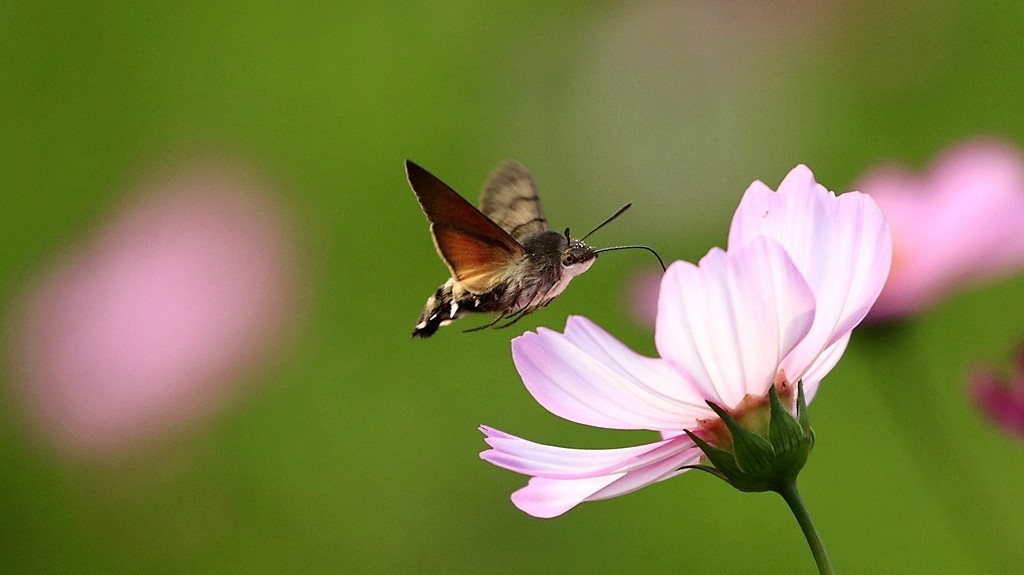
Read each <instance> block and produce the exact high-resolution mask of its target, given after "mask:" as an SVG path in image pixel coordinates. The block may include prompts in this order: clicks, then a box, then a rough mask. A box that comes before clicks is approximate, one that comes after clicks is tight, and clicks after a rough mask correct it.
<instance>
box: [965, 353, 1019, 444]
mask: <svg viewBox="0 0 1024 575" xmlns="http://www.w3.org/2000/svg"><path fill="white" fill-rule="evenodd" d="M1016 360H1017V361H1016V365H1015V366H1014V367H1015V371H1014V372H1013V373H1011V375H1010V377H1009V378H1004V377H1001V376H1000V375H999V374H997V373H995V372H994V371H992V370H991V369H988V368H975V369H974V370H973V372H972V373H971V374H970V375H969V376H968V379H967V382H968V385H969V388H970V392H971V396H972V398H973V399H974V403H975V405H977V406H978V409H979V410H981V412H982V413H983V414H984V415H985V416H986V417H987V418H988V419H989V420H990V421H992V423H994V424H996V426H998V427H999V428H1001V429H1002V430H1003V431H1005V432H1006V433H1007V434H1009V435H1012V436H1015V437H1024V349H1021V351H1019V352H1018V353H1017V357H1016Z"/></svg>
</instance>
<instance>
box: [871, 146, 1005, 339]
mask: <svg viewBox="0 0 1024 575" xmlns="http://www.w3.org/2000/svg"><path fill="white" fill-rule="evenodd" d="M856 188H857V189H859V190H861V191H863V192H864V193H866V194H869V195H871V197H873V198H874V199H875V200H876V201H877V202H878V204H879V205H880V206H881V207H882V211H883V212H884V213H885V217H886V219H887V220H888V222H889V227H890V229H891V230H892V237H893V250H894V255H893V265H892V273H891V274H890V276H889V281H888V283H887V284H886V286H885V289H884V290H883V291H882V295H881V296H880V297H879V298H878V302H876V303H875V307H874V308H873V309H872V310H871V314H870V317H869V319H872V320H885V319H892V318H896V317H901V316H905V315H908V314H912V313H915V312H918V311H920V310H922V309H924V308H926V307H928V306H929V305H931V304H933V303H934V302H935V301H936V300H939V299H941V298H942V297H944V296H945V295H947V294H949V293H950V292H952V291H954V290H956V289H959V288H960V287H961V286H963V285H967V284H972V283H978V282H981V281H985V280H991V279H994V278H998V277H1000V276H1004V275H1007V274H1011V273H1015V272H1018V271H1020V270H1022V269H1024V226H1022V222H1024V156H1022V154H1021V152H1020V151H1019V150H1017V149H1016V148H1013V147H1011V146H1010V145H1008V144H1005V143H1002V142H998V141H994V140H977V141H973V142H967V143H965V144H961V145H959V146H957V147H955V148H953V149H951V150H949V151H948V152H946V153H945V154H943V155H942V156H940V157H939V158H938V159H937V160H935V162H934V163H933V164H932V167H931V169H930V170H929V171H928V173H927V174H925V175H923V176H919V175H917V174H913V173H911V172H908V171H907V170H904V169H900V168H882V169H879V170H876V171H874V172H872V173H869V174H868V175H866V176H865V177H864V178H863V179H861V181H860V182H859V183H858V185H857V186H856Z"/></svg>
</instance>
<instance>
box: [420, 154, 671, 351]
mask: <svg viewBox="0 0 1024 575" xmlns="http://www.w3.org/2000/svg"><path fill="white" fill-rule="evenodd" d="M405 170H406V174H407V175H408V178H409V185H410V186H412V190H413V192H415V194H416V198H417V199H418V200H419V203H420V207H422V208H423V213H424V214H426V216H427V220H429V222H430V233H431V235H432V236H433V238H434V246H435V247H436V248H437V253H438V255H439V256H441V259H442V260H443V261H444V263H445V264H446V265H447V266H448V269H449V270H450V271H451V277H450V278H449V279H448V280H447V281H446V282H445V283H443V284H441V286H440V287H439V288H437V290H436V291H435V292H434V294H433V295H431V296H430V297H429V298H428V299H427V303H426V305H425V306H424V308H423V312H422V313H421V314H420V317H419V320H418V321H417V323H416V326H415V327H414V328H413V332H412V335H413V337H430V336H431V335H433V334H434V332H436V331H437V329H438V328H439V327H441V326H444V325H448V324H449V323H451V322H452V321H454V320H456V319H458V318H459V317H461V316H463V315H465V314H467V313H473V312H479V313H497V314H498V315H497V316H496V317H495V318H494V319H493V320H492V321H491V322H490V323H488V324H485V325H482V326H479V327H476V328H473V329H470V330H467V331H477V330H480V329H485V328H488V327H492V326H495V325H497V324H498V322H500V321H502V320H503V319H504V320H507V321H506V323H505V324H503V325H501V326H498V327H506V326H508V325H511V324H513V323H515V322H516V321H518V320H519V319H521V318H522V317H524V316H526V315H528V314H530V313H533V312H534V311H536V310H538V309H540V308H542V307H544V306H546V305H547V304H549V303H551V300H553V299H554V298H555V297H556V296H558V294H560V293H562V290H564V289H565V288H566V286H567V285H569V282H570V281H571V280H572V278H574V277H576V276H578V275H580V274H582V273H583V272H585V271H587V270H588V269H589V268H590V266H591V265H593V263H594V260H595V259H596V258H597V254H598V253H600V252H604V251H611V250H618V249H631V248H638V249H645V250H648V251H650V252H652V253H654V255H655V256H656V257H658V262H659V263H662V262H661V257H660V256H658V254H657V252H655V251H654V250H653V249H651V248H649V247H647V246H615V247H611V248H603V249H597V250H596V249H594V248H592V247H590V246H589V245H587V244H585V243H584V241H583V240H585V239H587V237H589V236H590V234H592V233H594V232H596V231H597V230H598V229H600V228H601V227H602V226H604V225H605V224H607V223H608V222H610V221H612V220H613V219H615V218H616V217H618V216H619V215H620V214H621V213H622V212H624V211H626V210H627V209H628V208H629V207H630V204H626V205H625V206H623V207H622V208H620V209H619V210H618V211H616V212H615V213H614V214H612V216H611V217H609V218H607V219H606V220H605V221H604V222H602V223H601V224H600V225H598V226H597V227H595V228H594V229H593V230H591V231H590V233H588V234H587V235H585V236H583V237H582V238H580V239H574V238H573V237H572V236H570V235H569V229H568V228H566V229H565V232H557V231H553V230H550V229H548V221H547V219H546V218H545V217H544V212H543V211H542V210H541V205H540V198H539V197H538V196H537V189H536V185H535V184H534V181H533V177H532V176H531V175H530V173H529V172H528V171H527V170H526V168H524V167H523V166H522V165H520V164H518V163H515V162H509V163H506V164H503V165H501V166H499V167H498V169H497V170H495V171H494V172H493V173H492V174H491V177H490V178H489V179H488V180H487V183H486V184H485V185H484V189H483V193H482V195H481V199H480V209H477V208H475V207H474V206H473V205H472V204H470V203H469V202H468V201H466V200H465V199H464V198H463V197H462V196H460V195H459V194H458V193H456V192H455V190H453V189H451V188H450V187H449V186H448V185H447V184H445V183H444V182H442V181H441V180H440V179H438V178H437V177H436V176H434V175H433V174H431V173H430V172H428V171H426V170H425V169H423V168H421V167H420V166H418V165H416V164H415V163H413V162H412V161H409V160H406V161H405ZM661 267H662V268H663V269H664V267H665V265H664V263H662V266H661Z"/></svg>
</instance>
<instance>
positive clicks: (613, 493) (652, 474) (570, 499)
mask: <svg viewBox="0 0 1024 575" xmlns="http://www.w3.org/2000/svg"><path fill="white" fill-rule="evenodd" d="M700 456H701V453H700V450H699V449H697V448H696V447H692V446H691V448H690V449H688V450H686V451H682V452H679V453H677V454H675V455H674V456H673V457H670V458H668V459H665V460H662V461H659V462H658V463H655V464H652V465H650V466H647V467H642V468H639V469H635V470H633V471H630V472H627V473H617V474H612V475H606V476H599V477H593V478H585V479H549V478H546V477H534V478H532V479H530V482H529V484H527V486H526V487H524V488H522V489H520V490H519V491H516V492H515V493H513V494H512V503H514V504H515V506H516V507H518V508H519V509H521V510H523V511H525V512H526V513H529V514H530V515H533V516H534V517H542V518H550V517H556V516H558V515H561V514H563V513H565V512H566V511H568V510H570V509H572V508H573V507H575V506H577V505H579V504H580V503H582V502H584V501H596V500H600V499H610V498H612V497H617V496H619V495H624V494H626V493H630V492H632V491H636V490H637V489H640V488H642V487H646V486H647V485H650V484H652V483H656V482H658V481H663V480H665V479H669V478H671V477H674V476H676V475H679V474H680V473H683V472H685V471H686V470H681V469H680V467H683V466H685V465H695V464H697V463H698V462H699V461H700Z"/></svg>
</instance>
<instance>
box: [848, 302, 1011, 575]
mask: <svg viewBox="0 0 1024 575" xmlns="http://www.w3.org/2000/svg"><path fill="white" fill-rule="evenodd" d="M912 335H913V334H912V333H911V330H910V326H909V325H908V324H907V323H905V322H897V323H891V324H886V325H874V326H861V328H860V329H859V330H858V333H857V337H854V338H853V340H854V342H855V345H856V346H857V348H858V349H859V350H860V351H862V352H864V353H865V355H866V357H867V359H868V363H869V364H870V365H871V369H872V371H873V372H874V376H873V377H872V380H873V383H874V385H875V388H876V389H877V390H878V394H879V396H881V397H882V398H883V399H884V402H885V404H886V406H887V408H888V410H889V414H890V417H891V419H892V421H893V425H894V426H895V428H896V430H897V433H898V434H899V435H900V436H901V439H902V440H903V442H904V443H905V445H906V448H907V453H908V454H909V455H910V461H911V462H912V463H913V464H914V466H915V467H916V468H917V470H918V472H919V474H920V481H921V482H922V483H923V484H924V486H925V488H926V489H927V490H928V491H930V495H931V496H932V500H933V502H934V503H935V504H936V505H937V506H938V507H939V508H940V509H942V510H943V511H944V512H945V515H946V519H947V521H948V524H949V526H950V528H951V529H952V530H953V532H954V533H956V534H957V539H958V540H959V541H960V542H961V544H962V545H963V546H964V550H965V551H966V552H967V553H968V554H969V555H970V557H971V559H972V560H973V562H974V563H975V564H977V565H979V566H980V567H981V572H984V573H1006V572H1008V571H1012V570H1014V566H1017V567H1019V566H1020V562H1021V558H1022V555H1021V554H1020V553H1019V552H1016V550H1018V549H1019V548H1020V546H1019V543H1015V542H1013V541H1010V540H1009V538H1008V537H1007V536H1006V533H1005V532H1004V531H1003V530H1002V529H999V525H1000V524H1001V518H1000V515H1001V514H1000V512H999V507H998V506H997V505H996V503H995V502H994V501H992V500H991V498H990V497H988V493H987V492H986V490H985V489H984V488H983V487H982V486H981V485H979V484H978V481H977V479H976V478H975V476H974V474H972V473H971V472H970V471H969V469H970V468H971V467H974V466H978V467H980V466H982V465H985V464H986V462H980V461H978V460H977V458H976V457H975V456H974V454H973V453H972V452H971V448H970V446H969V445H967V444H965V443H963V442H962V441H958V440H957V439H956V438H955V437H954V436H953V435H952V434H951V433H950V432H949V429H948V428H947V427H946V426H945V425H944V422H945V421H947V420H948V419H949V417H948V416H947V415H946V414H945V413H943V411H944V410H943V409H942V406H941V405H939V403H938V402H937V401H936V399H935V396H936V394H937V393H939V392H940V390H939V389H936V387H937V386H941V387H946V388H949V387H950V386H960V385H962V384H961V383H960V377H959V374H953V375H951V376H948V377H945V378H942V379H940V380H936V379H935V378H934V377H933V376H932V375H933V374H931V373H929V371H928V363H927V362H926V361H925V360H924V358H922V357H921V354H920V348H919V347H918V345H917V344H916V342H914V341H913V337H912ZM950 462H957V463H956V464H955V465H954V466H951V463H950ZM951 468H952V469H951ZM957 470H967V471H957Z"/></svg>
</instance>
